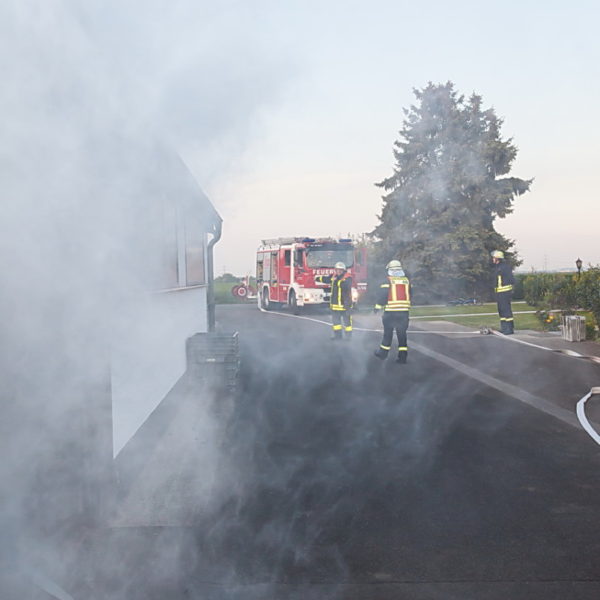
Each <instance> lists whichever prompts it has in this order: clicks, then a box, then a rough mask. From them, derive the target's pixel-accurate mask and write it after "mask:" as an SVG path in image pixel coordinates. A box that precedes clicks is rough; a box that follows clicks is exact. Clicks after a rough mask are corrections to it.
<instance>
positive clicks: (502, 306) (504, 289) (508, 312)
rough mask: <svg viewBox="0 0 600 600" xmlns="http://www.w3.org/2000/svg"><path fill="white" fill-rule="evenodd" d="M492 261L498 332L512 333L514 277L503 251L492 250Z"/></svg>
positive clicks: (513, 323) (513, 326)
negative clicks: (498, 319) (498, 321)
mask: <svg viewBox="0 0 600 600" xmlns="http://www.w3.org/2000/svg"><path fill="white" fill-rule="evenodd" d="M492 262H493V263H494V265H495V271H494V290H495V292H496V302H497V303H498V315H499V317H500V332H501V333H503V334H504V335H512V334H513V333H514V332H515V321H514V319H513V313H512V307H511V305H510V303H511V301H512V296H513V287H514V284H515V278H514V276H513V272H512V269H511V268H510V265H509V264H508V263H507V262H506V260H504V252H501V251H500V250H494V251H493V252H492Z"/></svg>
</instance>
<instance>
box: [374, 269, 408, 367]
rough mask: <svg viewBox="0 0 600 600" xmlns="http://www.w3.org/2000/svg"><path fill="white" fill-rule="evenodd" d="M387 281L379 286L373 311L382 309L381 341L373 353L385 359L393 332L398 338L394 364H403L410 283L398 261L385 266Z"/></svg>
mask: <svg viewBox="0 0 600 600" xmlns="http://www.w3.org/2000/svg"><path fill="white" fill-rule="evenodd" d="M386 269H387V273H388V276H387V279H386V280H385V281H384V282H383V283H382V284H381V286H380V287H379V290H378V293H377V304H375V311H376V312H377V311H379V310H381V309H383V316H382V319H381V320H382V322H383V339H382V340H381V345H380V346H379V349H378V350H376V351H375V356H376V357H377V358H381V359H382V360H383V359H384V358H387V355H388V352H389V351H390V348H391V347H392V338H393V337H394V330H395V331H396V336H397V337H398V358H397V359H396V362H398V363H400V364H405V363H406V359H407V357H408V342H407V339H406V330H407V329H408V311H409V309H410V282H409V280H408V277H406V275H405V274H404V270H403V269H402V264H401V263H400V261H399V260H392V261H390V262H389V263H388V264H387V266H386Z"/></svg>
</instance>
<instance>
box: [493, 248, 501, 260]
mask: <svg viewBox="0 0 600 600" xmlns="http://www.w3.org/2000/svg"><path fill="white" fill-rule="evenodd" d="M492 258H499V259H501V260H503V259H504V252H502V250H494V251H493V252H492Z"/></svg>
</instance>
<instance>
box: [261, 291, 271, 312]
mask: <svg viewBox="0 0 600 600" xmlns="http://www.w3.org/2000/svg"><path fill="white" fill-rule="evenodd" d="M260 303H261V305H262V307H263V308H264V309H265V310H271V302H270V301H269V288H267V287H264V288H263V291H262V294H261V295H260Z"/></svg>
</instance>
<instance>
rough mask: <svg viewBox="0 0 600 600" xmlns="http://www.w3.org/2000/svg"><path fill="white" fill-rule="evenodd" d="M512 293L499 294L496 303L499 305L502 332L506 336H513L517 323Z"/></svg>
mask: <svg viewBox="0 0 600 600" xmlns="http://www.w3.org/2000/svg"><path fill="white" fill-rule="evenodd" d="M512 295H513V293H512V292H497V293H496V302H497V303H498V316H499V317H500V332H501V333H503V334H504V335H511V334H513V333H514V332H515V321H514V319H513V312H512V307H511V305H510V303H511V301H512Z"/></svg>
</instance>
